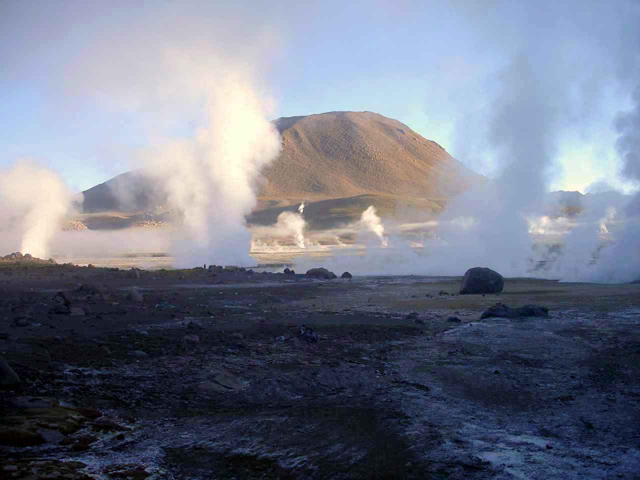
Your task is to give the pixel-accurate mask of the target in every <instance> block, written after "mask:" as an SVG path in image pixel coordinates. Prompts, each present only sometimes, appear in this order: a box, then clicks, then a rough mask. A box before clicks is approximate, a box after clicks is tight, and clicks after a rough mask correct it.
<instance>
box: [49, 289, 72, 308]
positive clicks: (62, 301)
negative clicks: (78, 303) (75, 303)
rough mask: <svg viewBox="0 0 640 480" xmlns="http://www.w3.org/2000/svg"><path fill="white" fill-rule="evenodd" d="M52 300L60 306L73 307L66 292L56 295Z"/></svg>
mask: <svg viewBox="0 0 640 480" xmlns="http://www.w3.org/2000/svg"><path fill="white" fill-rule="evenodd" d="M51 300H53V301H54V302H55V303H57V304H58V305H64V306H66V307H68V306H70V305H71V299H70V298H69V297H68V296H67V294H66V293H64V292H58V293H56V294H55V295H54V296H53V298H52V299H51Z"/></svg>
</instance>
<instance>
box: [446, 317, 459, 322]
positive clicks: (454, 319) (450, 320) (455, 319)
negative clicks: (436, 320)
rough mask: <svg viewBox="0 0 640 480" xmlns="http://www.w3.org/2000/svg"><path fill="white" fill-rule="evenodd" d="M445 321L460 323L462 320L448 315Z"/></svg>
mask: <svg viewBox="0 0 640 480" xmlns="http://www.w3.org/2000/svg"><path fill="white" fill-rule="evenodd" d="M447 322H452V323H460V322H462V320H460V319H459V318H458V317H449V318H447Z"/></svg>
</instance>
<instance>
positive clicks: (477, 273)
mask: <svg viewBox="0 0 640 480" xmlns="http://www.w3.org/2000/svg"><path fill="white" fill-rule="evenodd" d="M503 288H504V278H503V277H502V275H500V274H499V273H498V272H495V271H493V270H491V269H490V268H483V267H474V268H470V269H469V270H467V272H466V273H465V274H464V278H463V279H462V285H461V286H460V295H468V294H486V293H500V292H502V290H503Z"/></svg>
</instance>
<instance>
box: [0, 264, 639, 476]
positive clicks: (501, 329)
mask: <svg viewBox="0 0 640 480" xmlns="http://www.w3.org/2000/svg"><path fill="white" fill-rule="evenodd" d="M337 273H339V272H337ZM137 277H138V274H136V273H135V272H130V271H122V270H120V271H116V270H108V269H96V268H80V267H71V266H38V267H15V266H8V265H2V266H0V288H1V289H2V293H3V295H2V298H1V299H0V301H1V302H2V303H1V304H0V308H1V310H0V352H1V353H0V357H2V358H4V359H6V360H7V361H8V362H9V364H10V365H11V366H12V367H13V368H14V370H15V371H16V372H17V373H18V375H19V376H20V377H21V379H22V383H21V384H20V385H19V386H18V387H17V388H14V389H13V390H8V389H5V390H4V391H3V395H4V397H3V402H4V403H3V405H2V408H3V417H2V424H1V425H0V441H1V442H4V443H5V445H3V446H2V445H0V452H1V453H0V464H2V465H5V466H4V467H3V468H4V470H0V478H43V476H42V475H43V474H42V473H40V474H38V473H33V472H37V471H40V472H47V474H50V475H53V474H54V473H59V474H62V473H64V474H66V475H68V476H67V477H66V478H168V479H195V478H203V479H209V478H274V477H275V478H277V477H280V478H450V479H456V478H460V479H462V478H478V479H479V478H540V479H546V478H558V477H565V478H640V476H639V475H640V473H638V472H640V450H639V445H640V443H639V442H640V406H639V405H640V403H639V402H638V400H639V398H640V333H638V325H639V323H640V296H639V294H640V285H618V286H603V285H578V284H558V283H556V282H551V281H540V280H527V279H514V280H507V281H506V284H505V291H504V292H503V294H501V295H499V296H489V295H488V296H465V297H460V296H452V295H445V294H444V293H445V292H446V293H449V294H450V293H456V292H457V288H458V285H459V281H460V279H456V278H441V279H433V278H427V277H385V278H382V277H377V278H372V277H368V278H354V279H353V280H351V281H343V280H334V281H311V280H308V279H304V278H302V277H301V276H295V277H291V276H285V275H276V274H253V275H249V274H247V273H243V272H216V274H215V276H213V275H212V274H211V273H210V272H207V271H205V270H203V269H199V270H190V271H155V272H145V271H143V272H140V273H139V278H137ZM83 284H84V285H87V286H91V287H94V288H89V287H85V289H84V291H77V292H75V291H74V290H76V289H77V288H78V287H79V286H80V285H83ZM134 286H137V287H138V293H139V294H141V296H142V297H141V298H136V296H135V295H131V288H132V287H134ZM57 291H64V292H65V295H66V296H67V298H68V299H69V300H70V302H71V305H70V307H74V308H80V309H82V312H83V313H84V315H68V314H64V313H50V312H51V311H52V309H53V308H55V307H56V305H59V303H56V301H54V300H52V297H53V296H54V295H55V294H56V292H57ZM90 292H94V293H90ZM441 292H442V293H443V294H441ZM497 301H501V302H504V303H507V304H509V305H512V306H520V305H523V304H527V303H538V304H542V305H546V306H548V307H549V308H550V312H551V316H550V318H548V319H542V318H531V319H524V320H507V319H497V318H493V319H487V320H483V321H481V322H480V321H478V319H479V318H480V314H481V312H482V311H483V310H484V309H485V308H486V307H488V306H490V305H493V304H494V303H496V302H497ZM61 310H64V309H63V308H62V309H61ZM74 312H75V313H80V312H79V311H78V310H75V311H74ZM411 312H416V313H417V317H418V318H417V320H418V321H416V319H415V318H414V317H415V315H414V316H412V317H411V318H407V315H408V314H409V313H411ZM451 316H457V317H459V318H460V319H461V322H460V323H455V322H450V321H448V318H449V317H451ZM18 324H21V325H23V326H19V325H18ZM302 324H305V325H307V326H311V327H312V328H314V329H315V331H316V332H317V333H318V335H319V341H318V342H317V343H307V342H305V341H304V340H303V339H301V338H299V337H298V335H297V333H298V328H299V327H300V325H302ZM25 397H38V398H40V399H41V400H33V399H32V398H31V399H30V398H25ZM20 441H21V442H22V443H24V444H28V443H32V444H35V443H37V445H33V446H15V444H16V443H19V442H20ZM11 443H13V444H14V446H10V445H8V444H11ZM74 462H75V463H74ZM30 472H31V473H30ZM52 472H53V473H52ZM50 478H55V477H53V476H52V477H50Z"/></svg>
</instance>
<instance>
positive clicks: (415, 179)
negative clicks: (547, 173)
mask: <svg viewBox="0 0 640 480" xmlns="http://www.w3.org/2000/svg"><path fill="white" fill-rule="evenodd" d="M274 124H275V126H276V127H277V129H278V131H279V132H280V134H281V136H282V145H283V148H282V152H281V153H280V155H279V157H278V158H277V159H276V160H275V161H274V162H273V163H272V164H271V165H270V166H268V167H267V168H266V169H265V170H264V171H263V181H262V182H261V184H260V186H259V193H258V207H257V209H256V211H255V212H254V214H253V215H252V217H251V218H250V219H249V220H250V221H254V222H257V223H268V222H270V221H271V220H272V219H275V217H276V216H277V214H278V213H279V211H281V210H282V209H284V208H285V207H287V206H293V205H294V204H297V203H299V202H301V201H302V200H306V201H307V204H315V203H318V204H319V205H323V204H324V205H325V207H326V208H324V210H327V211H330V210H332V209H333V207H334V203H335V202H333V201H335V200H337V199H340V201H339V202H338V203H339V205H340V206H341V207H340V208H342V209H343V211H348V210H349V209H350V208H349V207H350V206H353V207H354V208H356V206H357V208H356V209H359V208H360V204H362V203H363V202H364V203H368V204H379V206H380V207H381V208H382V210H383V211H385V210H389V209H393V208H392V207H393V205H397V204H402V205H403V206H407V205H412V206H416V207H419V208H429V209H431V210H435V211H438V210H440V209H441V208H442V206H443V204H444V203H446V201H447V200H449V199H451V198H452V197H454V196H456V195H457V194H459V193H461V192H463V191H464V190H466V189H467V188H469V187H470V186H471V185H473V184H474V183H477V182H480V181H482V180H483V179H484V177H482V176H480V175H478V174H476V173H474V172H472V171H471V170H469V169H467V168H466V167H465V166H464V165H462V164H461V163H460V162H458V161H457V160H456V159H454V158H453V157H452V156H451V155H449V154H448V153H447V152H446V151H445V150H444V149H443V148H442V147H441V146H440V145H438V144H437V143H436V142H434V141H431V140H427V139H426V138H424V137H422V136H421V135H420V134H418V133H416V132H414V131H413V130H411V129H410V128H409V127H408V126H406V125H404V124H403V123H400V122H399V121H397V120H393V119H391V118H387V117H384V116H382V115H379V114H377V113H372V112H330V113H322V114H317V115H307V116H299V117H284V118H279V119H277V120H275V121H274ZM83 193H84V205H83V206H84V211H85V212H86V213H92V212H94V213H95V212H106V211H120V212H122V211H128V212H134V211H137V212H140V211H148V210H150V209H151V207H153V206H157V205H159V204H162V203H163V199H162V198H157V196H155V195H154V189H153V186H152V185H151V184H149V182H148V180H147V179H146V177H145V176H144V175H141V174H140V171H137V172H127V173H124V174H122V175H119V176H117V177H115V178H113V179H111V180H109V181H107V182H105V183H103V184H100V185H97V186H95V187H93V188H90V189H89V190H87V191H85V192H83ZM365 208H366V206H365ZM345 209H346V210H345ZM312 210H313V209H312ZM346 216H347V217H350V216H351V213H349V212H347V214H346ZM272 217H273V218H272Z"/></svg>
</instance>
